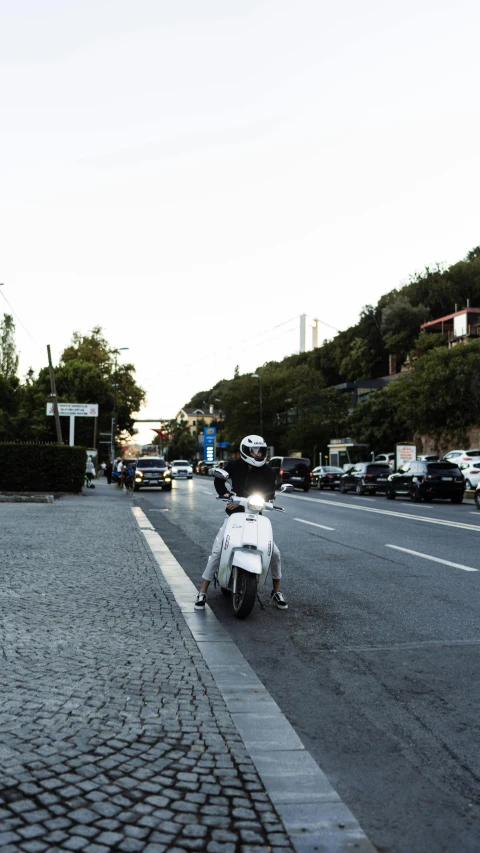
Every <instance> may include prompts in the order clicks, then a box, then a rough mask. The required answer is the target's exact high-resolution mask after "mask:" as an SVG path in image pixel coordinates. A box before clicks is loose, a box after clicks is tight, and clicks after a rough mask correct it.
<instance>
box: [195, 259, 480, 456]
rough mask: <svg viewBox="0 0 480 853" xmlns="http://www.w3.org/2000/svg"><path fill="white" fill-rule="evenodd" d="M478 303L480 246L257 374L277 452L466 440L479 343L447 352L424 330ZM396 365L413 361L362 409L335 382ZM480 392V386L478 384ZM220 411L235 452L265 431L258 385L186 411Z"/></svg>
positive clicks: (222, 387) (202, 399)
mask: <svg viewBox="0 0 480 853" xmlns="http://www.w3.org/2000/svg"><path fill="white" fill-rule="evenodd" d="M468 300H469V304H470V306H472V307H480V246H477V247H476V248H475V249H473V250H472V251H471V252H469V253H468V255H467V256H466V258H465V259H464V260H462V261H459V262H458V263H456V264H453V265H452V266H451V267H448V268H446V269H443V268H441V267H436V268H434V269H429V268H427V269H426V270H425V271H424V272H423V273H421V274H416V275H414V276H412V277H411V280H410V281H409V282H408V284H406V285H405V286H403V287H401V288H399V289H395V290H392V291H390V292H389V293H387V294H385V295H384V296H382V297H381V298H380V299H379V301H378V303H377V305H375V306H373V305H366V306H365V308H364V309H363V310H362V312H361V314H360V318H359V321H358V323H357V324H356V325H355V326H351V327H350V328H348V329H346V330H345V331H343V332H339V333H338V334H337V335H336V336H335V337H334V338H333V339H332V340H329V341H326V342H325V343H324V344H322V346H320V347H317V348H316V349H314V350H312V351H310V352H306V353H301V354H298V355H292V356H289V357H288V358H285V359H283V360H282V361H280V362H267V363H266V364H264V365H262V366H260V367H258V368H257V372H258V373H260V375H261V377H262V392H263V393H262V396H263V413H262V414H263V432H264V434H265V438H266V440H267V442H268V444H271V445H274V447H275V452H277V453H278V452H279V453H284V452H286V453H288V452H289V451H291V450H294V449H295V450H300V451H301V452H302V453H306V454H308V455H310V456H311V457H315V459H316V458H318V453H319V451H320V450H321V451H324V450H325V448H326V445H327V443H328V441H329V439H330V437H332V436H338V435H343V434H351V433H353V434H354V435H355V437H356V438H357V440H358V441H368V443H369V444H370V445H371V447H372V449H373V450H375V451H377V452H378V451H380V450H386V449H387V450H389V449H391V447H392V446H393V444H394V442H395V441H397V440H398V441H402V440H407V439H412V438H413V437H414V435H415V434H425V433H430V434H432V435H437V436H440V435H441V434H442V433H445V432H447V433H448V435H451V436H458V438H459V440H460V437H461V436H462V435H463V434H464V433H465V431H466V430H467V429H468V428H469V427H470V426H472V425H475V424H477V423H480V379H478V380H477V377H480V339H478V340H475V339H474V340H471V341H470V342H469V343H468V345H466V346H458V347H455V348H453V349H448V348H447V346H446V342H445V339H444V338H443V336H442V335H440V334H432V333H430V334H428V335H427V334H426V333H425V332H422V333H420V325H421V324H422V323H424V322H427V321H428V320H433V319H436V318H438V317H441V316H444V315H446V314H451V313H453V312H454V311H455V308H456V306H457V307H458V309H459V310H460V309H462V308H464V307H465V306H466V305H467V304H468ZM389 356H394V357H395V359H396V363H397V365H398V369H400V366H401V365H402V364H403V363H404V361H405V359H407V357H408V358H409V360H410V361H411V362H412V365H413V367H412V370H411V372H410V373H407V374H405V375H402V376H400V377H398V378H396V379H394V380H392V381H391V383H390V384H389V385H388V386H387V387H386V388H385V389H383V390H378V391H375V392H373V393H372V394H371V395H370V396H369V398H368V400H367V402H366V403H363V404H362V405H360V406H359V407H358V408H357V409H356V410H355V411H353V412H352V411H351V409H352V400H351V396H350V395H349V394H348V393H345V392H340V391H336V390H335V389H334V386H336V385H339V384H341V383H346V382H353V381H355V380H359V379H375V378H378V377H382V376H386V375H387V374H388V372H389ZM477 386H478V388H477ZM210 403H214V404H215V407H216V408H221V409H222V412H223V414H222V419H223V420H222V421H220V422H219V424H218V427H219V438H220V439H223V440H227V441H230V442H231V443H232V445H233V446H235V444H237V443H238V441H239V440H240V438H241V437H242V435H244V434H245V433H248V432H255V431H259V429H260V404H259V385H258V379H254V378H252V376H251V374H244V375H236V376H235V377H234V378H233V379H229V380H227V379H223V380H221V381H220V382H218V383H217V384H216V385H215V386H214V387H213V388H211V389H209V390H208V391H200V392H199V393H198V394H195V395H194V397H193V398H192V399H191V400H190V401H189V403H188V405H191V406H200V407H204V406H205V405H209V404H210Z"/></svg>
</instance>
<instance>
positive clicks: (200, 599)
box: [193, 592, 207, 610]
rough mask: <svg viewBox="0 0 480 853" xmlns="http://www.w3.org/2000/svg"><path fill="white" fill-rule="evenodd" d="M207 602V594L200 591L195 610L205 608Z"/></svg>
mask: <svg viewBox="0 0 480 853" xmlns="http://www.w3.org/2000/svg"><path fill="white" fill-rule="evenodd" d="M206 603H207V596H206V593H205V592H199V593H198V595H197V597H196V599H195V604H194V605H193V606H194V608H195V610H205V605H206Z"/></svg>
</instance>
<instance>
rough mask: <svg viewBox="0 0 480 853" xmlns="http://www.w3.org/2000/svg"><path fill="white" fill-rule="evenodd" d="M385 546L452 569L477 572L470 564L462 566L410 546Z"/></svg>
mask: <svg viewBox="0 0 480 853" xmlns="http://www.w3.org/2000/svg"><path fill="white" fill-rule="evenodd" d="M385 548H394V549H395V551H403V552H404V553H405V554H413V556H414V557H422V559H423V560H432V562H434V563H443V565H444V566H452V567H453V568H454V569H462V571H464V572H478V569H472V567H471V566H463V565H462V564H461V563H452V562H451V561H450V560H442V559H440V557H432V556H431V555H430V554H421V553H420V551H411V550H410V548H401V547H400V546H399V545H385Z"/></svg>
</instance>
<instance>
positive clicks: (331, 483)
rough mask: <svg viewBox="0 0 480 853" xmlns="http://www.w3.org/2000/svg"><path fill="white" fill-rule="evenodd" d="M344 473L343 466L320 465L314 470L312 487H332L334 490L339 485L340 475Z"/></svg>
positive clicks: (320, 488) (319, 488)
mask: <svg viewBox="0 0 480 853" xmlns="http://www.w3.org/2000/svg"><path fill="white" fill-rule="evenodd" d="M342 474H343V468H337V467H336V466H335V465H318V466H317V468H314V469H313V471H312V488H313V489H318V490H319V491H321V490H322V489H331V490H332V491H333V490H334V489H335V488H337V487H338V485H339V483H340V477H341V476H342Z"/></svg>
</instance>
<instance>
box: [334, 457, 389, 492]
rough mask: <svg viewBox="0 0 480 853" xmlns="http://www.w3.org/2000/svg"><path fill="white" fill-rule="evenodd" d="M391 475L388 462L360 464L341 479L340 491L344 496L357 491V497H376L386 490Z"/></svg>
mask: <svg viewBox="0 0 480 853" xmlns="http://www.w3.org/2000/svg"><path fill="white" fill-rule="evenodd" d="M390 474H391V468H390V465H389V464H388V462H358V463H357V465H354V466H353V468H350V471H346V472H345V474H343V476H342V477H340V491H341V493H342V495H344V494H345V493H346V492H348V491H350V489H355V491H356V493H357V495H364V494H365V493H366V492H368V493H369V494H372V495H374V494H375V493H376V492H380V491H384V490H385V487H386V485H387V479H388V476H389V475H390Z"/></svg>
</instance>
